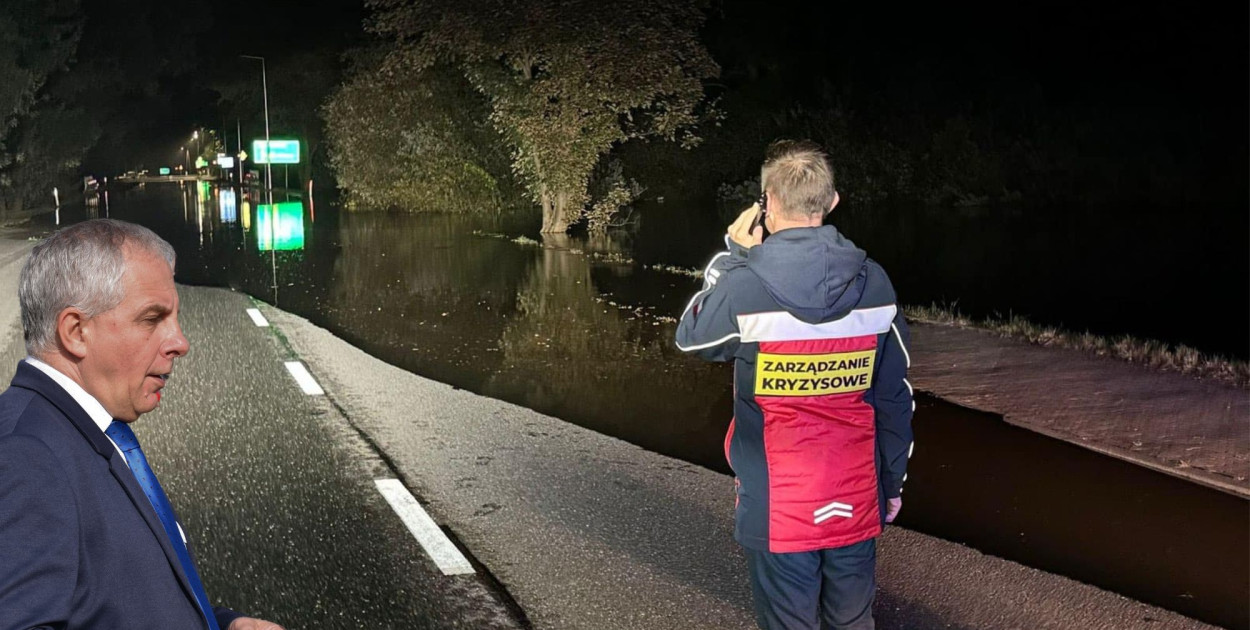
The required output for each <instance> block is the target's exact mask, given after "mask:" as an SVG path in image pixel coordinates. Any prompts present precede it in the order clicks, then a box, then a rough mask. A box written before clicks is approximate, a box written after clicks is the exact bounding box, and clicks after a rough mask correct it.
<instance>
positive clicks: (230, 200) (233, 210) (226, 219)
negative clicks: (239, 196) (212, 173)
mask: <svg viewBox="0 0 1250 630" xmlns="http://www.w3.org/2000/svg"><path fill="white" fill-rule="evenodd" d="M217 205H218V207H219V208H220V211H221V222H222V223H236V222H238V220H239V209H238V207H237V206H236V205H235V194H234V189H233V188H223V189H221V190H220V191H218V193H217Z"/></svg>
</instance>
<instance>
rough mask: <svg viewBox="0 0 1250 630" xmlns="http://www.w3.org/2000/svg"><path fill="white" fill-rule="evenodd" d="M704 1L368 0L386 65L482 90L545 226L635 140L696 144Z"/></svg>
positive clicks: (563, 226) (558, 221)
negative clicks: (610, 156)
mask: <svg viewBox="0 0 1250 630" xmlns="http://www.w3.org/2000/svg"><path fill="white" fill-rule="evenodd" d="M705 4H706V2H705V0H633V1H630V2H602V1H601V0H540V1H535V2H527V3H516V2H512V1H511V0H463V1H460V2H456V3H451V4H448V3H439V2H435V1H434V0H367V1H366V5H367V6H369V7H370V8H372V9H374V11H375V15H374V17H373V19H372V20H371V21H370V22H369V29H370V30H371V31H372V32H373V33H375V34H378V35H381V36H383V37H385V38H387V39H389V40H390V41H391V42H393V48H392V50H391V52H390V53H389V54H388V56H387V58H386V60H385V62H384V68H385V70H384V71H385V72H390V73H392V74H396V75H398V74H404V73H410V72H412V71H414V70H415V71H421V70H424V69H426V68H429V67H432V66H433V65H434V64H436V63H440V62H441V63H448V64H452V65H453V66H455V67H458V68H460V70H461V71H462V72H463V73H464V75H465V76H466V77H467V78H468V79H469V81H470V82H471V84H472V85H473V86H474V88H475V89H477V90H478V91H479V92H481V93H482V94H483V95H485V96H486V97H487V99H488V100H489V103H490V108H491V109H490V116H489V118H490V121H491V123H492V124H493V125H494V126H495V128H496V129H497V130H498V131H499V132H500V133H501V134H502V135H503V137H504V138H505V139H506V141H507V142H508V144H509V148H510V149H511V153H512V169H513V171H514V172H515V173H516V174H517V175H518V176H519V177H520V178H521V179H522V181H523V182H524V183H525V186H526V189H527V190H528V192H529V193H530V195H531V196H532V197H533V199H534V200H535V201H536V202H538V203H540V204H541V205H542V208H543V226H542V231H543V232H544V233H559V232H564V231H566V230H567V229H568V227H569V225H571V224H572V223H573V222H575V221H576V220H578V219H579V218H580V217H581V216H582V213H583V212H584V209H585V202H586V198H587V194H586V190H587V185H588V181H589V178H590V174H591V172H592V170H593V169H594V167H595V164H596V163H597V162H598V161H599V159H600V157H601V156H602V155H604V154H605V153H607V152H608V151H610V150H611V149H612V148H613V147H614V146H616V145H617V144H619V143H622V142H624V141H626V140H629V139H631V138H641V137H661V138H666V139H670V140H676V141H678V142H680V143H682V144H683V145H685V146H692V145H693V144H695V143H696V142H697V141H698V138H697V136H695V135H694V131H693V126H694V124H695V123H696V122H698V120H699V118H700V116H701V113H702V112H701V108H702V105H703V103H704V99H703V85H702V82H703V81H704V80H705V79H709V78H713V77H715V76H716V75H717V73H718V67H717V65H716V63H715V62H714V61H713V60H712V58H711V56H710V55H709V54H708V52H707V50H706V49H705V47H704V46H703V44H702V43H701V42H700V41H699V38H698V31H699V27H700V25H701V24H702V23H703V21H704V13H703V11H704V9H705Z"/></svg>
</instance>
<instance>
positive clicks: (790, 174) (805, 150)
mask: <svg viewBox="0 0 1250 630" xmlns="http://www.w3.org/2000/svg"><path fill="white" fill-rule="evenodd" d="M760 188H762V189H763V190H765V191H767V192H768V195H769V196H770V197H772V198H773V199H776V200H777V201H779V202H780V203H781V212H782V213H783V214H785V215H787V216H788V217H789V218H792V219H802V218H808V217H824V216H825V214H826V213H828V212H829V206H831V205H833V196H834V175H833V166H832V165H830V164H829V157H828V156H827V155H825V152H824V151H823V150H821V148H820V145H818V144H816V143H815V142H812V141H810V140H778V141H776V142H774V143H772V144H771V145H769V146H768V152H767V154H766V155H765V158H764V166H763V167H762V168H761V169H760Z"/></svg>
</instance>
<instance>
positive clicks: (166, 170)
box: [161, 166, 169, 175]
mask: <svg viewBox="0 0 1250 630" xmlns="http://www.w3.org/2000/svg"><path fill="white" fill-rule="evenodd" d="M168 174H169V167H168V166H162V167H161V175H168Z"/></svg>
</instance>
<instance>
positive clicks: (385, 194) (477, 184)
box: [322, 64, 508, 211]
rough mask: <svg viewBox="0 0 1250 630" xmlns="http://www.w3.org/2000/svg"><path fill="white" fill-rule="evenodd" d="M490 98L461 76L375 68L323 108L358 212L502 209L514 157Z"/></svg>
mask: <svg viewBox="0 0 1250 630" xmlns="http://www.w3.org/2000/svg"><path fill="white" fill-rule="evenodd" d="M486 114H487V105H486V103H485V100H484V99H483V98H482V97H481V95H479V94H478V93H477V92H476V91H474V90H473V88H472V87H471V86H469V85H468V83H467V82H466V81H465V79H464V77H463V76H462V75H460V74H459V73H458V72H455V71H454V70H451V69H449V68H446V67H441V66H435V67H431V68H427V69H426V70H425V71H423V72H419V73H407V72H393V73H384V72H380V71H379V70H378V68H377V67H376V66H373V65H372V64H367V65H366V66H365V67H363V68H361V69H360V70H358V71H356V72H354V73H353V75H352V76H351V77H350V78H349V80H348V81H347V82H346V83H344V84H343V85H342V86H341V87H340V88H339V89H338V90H337V91H336V92H335V93H334V94H333V95H332V96H331V97H330V99H329V100H328V101H327V102H326V104H325V105H324V106H323V107H322V115H323V116H324V118H325V121H326V134H327V137H328V141H329V144H330V146H331V150H330V163H331V165H332V166H333V167H334V170H335V173H336V176H337V179H338V184H339V187H340V188H342V189H344V190H345V191H346V192H347V194H348V197H349V202H351V203H352V204H353V205H357V206H373V207H399V208H403V209H407V210H410V211H428V210H454V211H483V210H491V209H496V208H498V206H499V203H500V194H499V193H500V188H501V186H503V187H507V185H508V184H507V182H506V181H501V180H502V179H506V177H507V174H508V170H507V153H506V151H505V150H504V148H503V143H502V140H501V138H500V137H499V135H498V134H497V133H495V132H494V131H493V130H492V129H491V128H490V127H489V126H488V125H486V124H485V119H486Z"/></svg>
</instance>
